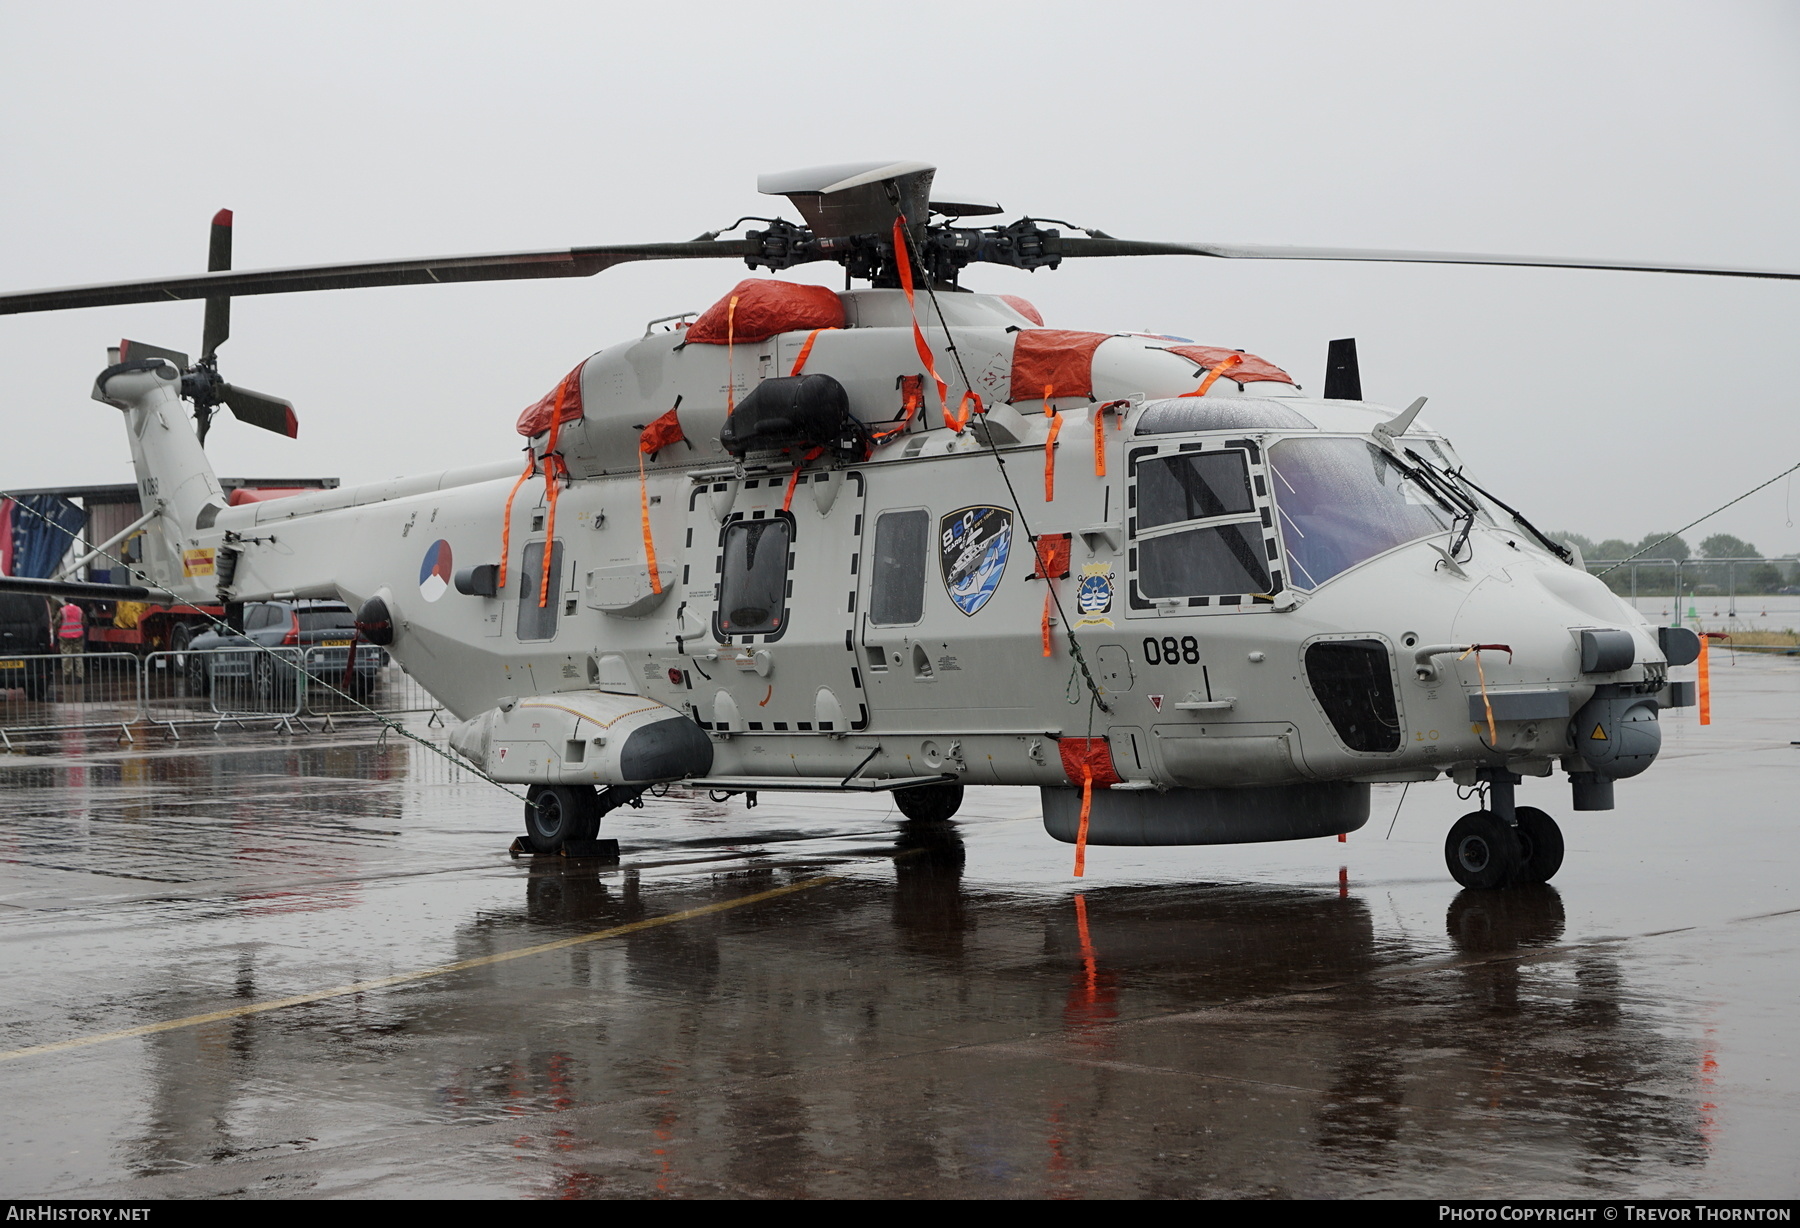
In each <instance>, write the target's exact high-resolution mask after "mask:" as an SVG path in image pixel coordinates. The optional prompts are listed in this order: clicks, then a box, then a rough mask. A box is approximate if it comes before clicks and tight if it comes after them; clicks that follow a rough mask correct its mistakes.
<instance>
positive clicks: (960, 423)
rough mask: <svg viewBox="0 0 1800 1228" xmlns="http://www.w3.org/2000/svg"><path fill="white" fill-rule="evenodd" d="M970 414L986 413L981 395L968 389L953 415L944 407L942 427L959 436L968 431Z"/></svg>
mask: <svg viewBox="0 0 1800 1228" xmlns="http://www.w3.org/2000/svg"><path fill="white" fill-rule="evenodd" d="M971 412H973V413H977V414H985V413H986V412H987V406H985V405H983V404H982V403H981V394H980V393H978V392H976V391H975V390H974V389H969V390H968V391H966V392H964V393H963V394H962V400H961V401H959V402H958V403H957V406H956V412H955V413H954V414H953V413H951V412H950V410H949V407H948V406H946V407H945V409H944V425H945V426H947V427H949V428H950V429H951V430H953V431H955V432H956V433H957V434H958V435H960V434H962V433H963V431H965V430H967V429H968V426H969V415H970V413H971Z"/></svg>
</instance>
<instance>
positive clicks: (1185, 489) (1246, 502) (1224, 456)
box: [1131, 441, 1280, 609]
mask: <svg viewBox="0 0 1800 1228" xmlns="http://www.w3.org/2000/svg"><path fill="white" fill-rule="evenodd" d="M1233 442H1234V443H1235V442H1238V441H1233ZM1248 447H1249V445H1247V444H1240V445H1239V446H1238V447H1223V448H1220V447H1213V448H1203V447H1201V446H1200V445H1198V444H1192V443H1189V444H1182V445H1169V446H1168V447H1167V450H1157V449H1148V450H1146V454H1142V455H1138V456H1134V457H1133V458H1132V476H1133V478H1134V479H1135V481H1134V484H1133V488H1132V495H1131V499H1132V503H1131V507H1132V512H1131V536H1132V542H1133V547H1132V552H1131V555H1132V570H1133V573H1134V574H1133V583H1132V604H1133V607H1134V608H1139V609H1142V608H1146V607H1147V606H1148V605H1149V604H1150V603H1152V602H1158V601H1166V600H1168V599H1170V598H1180V599H1182V601H1183V602H1184V604H1198V605H1208V604H1211V603H1212V602H1213V601H1215V600H1216V601H1218V603H1219V604H1221V605H1228V604H1241V603H1242V602H1243V600H1244V599H1246V598H1250V599H1254V598H1256V597H1262V598H1264V599H1265V600H1266V599H1267V598H1268V595H1269V594H1270V593H1271V592H1273V591H1274V590H1275V589H1276V588H1277V587H1279V583H1280V582H1279V580H1278V579H1277V578H1276V576H1275V575H1274V574H1273V573H1272V572H1271V559H1272V558H1273V554H1274V552H1273V551H1272V550H1271V549H1270V546H1269V540H1268V533H1267V532H1266V529H1267V519H1268V518H1267V516H1266V515H1265V514H1264V509H1263V508H1262V507H1260V506H1259V499H1260V501H1261V502H1263V503H1266V502H1267V498H1266V492H1264V491H1260V490H1259V488H1258V486H1257V483H1261V482H1262V480H1263V479H1262V478H1261V477H1256V476H1253V475H1252V473H1251V469H1250V453H1249V451H1248V450H1247V449H1248ZM1177 448H1179V450H1177ZM1149 453H1154V454H1149Z"/></svg>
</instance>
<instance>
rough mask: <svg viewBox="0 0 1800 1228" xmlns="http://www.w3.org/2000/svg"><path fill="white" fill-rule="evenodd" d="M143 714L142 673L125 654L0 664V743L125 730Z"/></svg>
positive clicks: (44, 656) (40, 657)
mask: <svg viewBox="0 0 1800 1228" xmlns="http://www.w3.org/2000/svg"><path fill="white" fill-rule="evenodd" d="M142 711H143V672H142V671H141V670H140V669H139V668H138V659H137V658H136V657H134V656H132V655H131V654H130V653H128V652H71V653H36V654H31V655H27V656H18V657H3V658H0V740H4V739H5V736H6V734H8V733H33V732H38V731H45V730H53V729H104V728H108V727H111V726H114V725H117V726H118V727H119V728H120V729H121V730H123V731H125V736H127V737H129V736H130V731H129V726H130V725H131V724H133V723H134V722H136V721H137V720H138V717H139V713H141V712H142Z"/></svg>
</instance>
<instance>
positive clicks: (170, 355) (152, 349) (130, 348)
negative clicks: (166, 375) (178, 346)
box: [119, 338, 191, 371]
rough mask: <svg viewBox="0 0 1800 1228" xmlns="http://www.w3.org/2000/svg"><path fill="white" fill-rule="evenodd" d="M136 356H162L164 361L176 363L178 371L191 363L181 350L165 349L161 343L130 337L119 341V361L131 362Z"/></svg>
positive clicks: (186, 367)
mask: <svg viewBox="0 0 1800 1228" xmlns="http://www.w3.org/2000/svg"><path fill="white" fill-rule="evenodd" d="M134 358H160V359H162V360H163V361H164V362H170V363H174V364H175V369H176V370H177V371H186V370H187V369H188V367H189V366H190V365H191V364H189V362H188V356H187V355H186V354H183V353H182V352H181V351H180V350H165V349H163V348H162V346H160V345H150V344H148V343H147V342H143V341H132V340H130V339H129V338H127V339H126V340H124V341H121V342H119V361H120V362H130V361H131V360H132V359H134Z"/></svg>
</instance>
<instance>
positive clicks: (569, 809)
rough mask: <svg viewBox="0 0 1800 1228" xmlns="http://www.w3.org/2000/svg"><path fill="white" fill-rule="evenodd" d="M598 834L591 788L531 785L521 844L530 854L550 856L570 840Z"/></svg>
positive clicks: (585, 838) (595, 808) (591, 837)
mask: <svg viewBox="0 0 1800 1228" xmlns="http://www.w3.org/2000/svg"><path fill="white" fill-rule="evenodd" d="M599 831H600V814H599V807H598V806H597V805H596V804H595V801H594V787H593V786H592V785H532V786H531V790H530V792H528V793H527V794H526V795H525V842H526V843H527V844H529V845H530V846H531V851H532V852H534V853H554V852H557V851H559V850H560V849H561V848H562V846H563V845H565V844H567V843H569V841H571V840H592V839H593V838H594V837H595V836H596V835H597V834H599Z"/></svg>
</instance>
